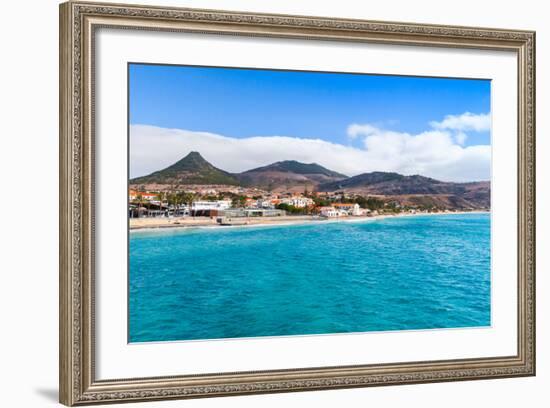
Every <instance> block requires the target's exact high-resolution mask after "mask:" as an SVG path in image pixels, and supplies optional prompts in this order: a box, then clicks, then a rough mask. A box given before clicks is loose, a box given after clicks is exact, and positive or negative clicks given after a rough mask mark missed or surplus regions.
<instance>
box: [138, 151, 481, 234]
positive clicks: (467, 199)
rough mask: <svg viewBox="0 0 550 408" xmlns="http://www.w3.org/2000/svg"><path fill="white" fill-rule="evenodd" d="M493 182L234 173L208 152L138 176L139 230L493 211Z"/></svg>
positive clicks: (296, 165)
mask: <svg viewBox="0 0 550 408" xmlns="http://www.w3.org/2000/svg"><path fill="white" fill-rule="evenodd" d="M489 191H490V190H489V184H488V183H483V182H482V183H462V184H460V183H449V182H441V181H438V180H435V179H430V178H427V177H422V176H419V175H413V176H403V175H400V174H398V173H384V172H371V173H364V174H360V175H356V176H354V177H348V176H346V175H344V174H341V173H337V172H335V171H332V170H330V169H327V168H325V167H323V166H320V165H319V164H316V163H301V162H297V161H293V160H286V161H281V162H276V163H272V164H270V165H267V166H264V167H259V168H255V169H251V170H248V171H245V172H242V173H229V172H226V171H224V170H221V169H219V168H217V167H214V166H213V165H212V164H210V163H209V162H208V161H207V160H205V159H204V158H203V157H202V156H201V155H200V153H198V152H190V153H189V154H187V155H186V156H185V157H183V158H182V159H181V160H179V161H178V162H176V163H174V164H173V165H171V166H169V167H167V168H165V169H162V170H159V171H156V172H153V173H151V174H149V175H147V176H142V177H137V178H133V179H131V180H130V184H129V192H128V217H129V220H130V222H129V224H130V228H131V229H135V228H154V227H175V226H203V225H204V226H210V225H212V226H224V225H249V224H252V225H255V224H273V223H288V222H306V221H323V220H351V219H361V218H365V217H381V216H384V217H386V216H395V215H411V214H417V213H441V212H457V211H472V210H485V209H487V208H489V205H490V202H489V199H490V194H489Z"/></svg>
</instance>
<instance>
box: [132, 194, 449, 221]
mask: <svg viewBox="0 0 550 408" xmlns="http://www.w3.org/2000/svg"><path fill="white" fill-rule="evenodd" d="M128 200H129V202H128V216H129V218H130V226H131V228H140V227H169V226H178V225H182V224H183V225H186V224H189V225H204V224H215V225H245V224H264V223H276V222H281V221H292V220H294V221H296V220H300V221H305V220H324V219H344V218H351V217H354V218H360V217H376V216H380V215H398V214H416V213H430V212H450V211H449V210H443V209H438V208H419V207H417V206H402V205H400V204H399V203H398V202H392V201H391V200H390V201H388V200H385V199H384V198H382V197H374V196H369V197H363V196H360V195H355V194H346V193H344V192H308V191H307V187H306V188H305V190H304V192H303V193H294V192H282V193H270V192H267V191H264V190H261V189H258V188H243V187H235V186H223V185H209V186H205V185H200V186H199V185H197V186H186V187H185V188H183V189H179V190H170V189H164V190H161V191H141V190H136V189H130V190H129V194H128Z"/></svg>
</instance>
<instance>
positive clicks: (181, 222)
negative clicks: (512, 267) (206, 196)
mask: <svg viewBox="0 0 550 408" xmlns="http://www.w3.org/2000/svg"><path fill="white" fill-rule="evenodd" d="M487 212H488V211H456V212H433V213H398V214H381V215H374V216H368V217H367V216H347V217H339V218H324V217H319V216H314V215H287V216H282V217H249V218H247V219H244V220H240V221H241V222H242V224H240V223H239V224H235V226H239V227H244V226H258V225H290V224H303V223H309V222H326V223H329V222H360V221H365V220H380V219H385V218H395V217H417V216H426V215H450V214H474V213H487ZM216 218H217V217H177V218H176V217H174V218H167V217H155V218H131V219H130V229H131V230H138V229H149V228H190V227H216V228H224V227H226V226H225V225H220V224H218V223H217V221H216Z"/></svg>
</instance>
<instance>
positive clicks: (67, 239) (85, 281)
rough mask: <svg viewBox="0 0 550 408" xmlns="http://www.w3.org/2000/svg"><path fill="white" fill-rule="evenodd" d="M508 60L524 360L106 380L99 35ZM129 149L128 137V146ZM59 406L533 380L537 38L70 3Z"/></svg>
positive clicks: (63, 93) (65, 45)
mask: <svg viewBox="0 0 550 408" xmlns="http://www.w3.org/2000/svg"><path fill="white" fill-rule="evenodd" d="M102 27H109V28H116V29H135V30H146V31H147V30H151V31H161V32H195V33H214V34H224V35H232V36H253V37H272V38H285V39H301V40H319V39H321V40H326V41H338V42H365V43H376V44H395V45H414V46H431V47H444V48H450V49H478V50H502V51H508V52H513V53H515V54H516V55H517V67H518V77H517V95H518V101H517V102H518V112H517V123H518V129H517V146H518V172H517V187H518V197H517V202H518V220H517V221H518V223H517V225H518V229H517V238H518V248H517V259H518V263H517V282H518V287H517V300H518V302H517V311H518V318H517V344H518V347H517V353H516V354H514V355H505V356H494V357H484V358H471V359H450V360H440V361H419V362H404V363H388V364H367V365H364V364H361V362H360V361H359V362H358V363H357V364H356V365H347V366H331V367H314V368H303V369H283V370H269V371H255V372H229V373H219V374H207V375H205V374H192V375H181V376H170V377H162V376H160V377H156V376H152V377H144V378H129V379H108V380H104V379H101V380H98V379H97V378H96V375H95V372H96V348H95V341H94V338H95V315H94V307H95V297H96V292H95V255H96V254H95V235H94V234H95V224H94V212H95V206H94V200H95V191H96V188H97V186H96V182H95V173H94V163H95V150H94V149H95V133H94V132H95V122H94V112H95V100H94V80H95V79H94V47H95V33H96V30H97V29H98V28H102ZM122 137H124V135H123V136H122ZM59 182H60V213H59V214H60V254H59V261H60V281H59V283H60V303H59V306H60V331H59V336H60V342H59V344H60V346H59V352H60V381H59V384H60V402H62V403H63V404H65V405H69V406H73V405H81V404H92V403H108V402H132V401H147V400H159V399H178V398H196V397H211V396H226V395H243V394H254V393H275V392H287V391H308V390H321V389H336V388H348V387H365V386H377V385H393V384H412V383H427V382H439V381H456V380H474V379H488V378H505V377H519V376H532V375H535V33H534V32H532V31H517V30H504V29H489V28H470V27H455V26H439V25H423V24H412V23H395V22H377V21H363V20H347V19H333V18H319V17H305V16H289V15H268V14H251V13H241V12H228V11H214V10H198V9H180V8H166V7H150V6H136V5H116V4H109V5H106V4H100V3H87V2H72V1H71V2H67V3H63V4H61V6H60V179H59Z"/></svg>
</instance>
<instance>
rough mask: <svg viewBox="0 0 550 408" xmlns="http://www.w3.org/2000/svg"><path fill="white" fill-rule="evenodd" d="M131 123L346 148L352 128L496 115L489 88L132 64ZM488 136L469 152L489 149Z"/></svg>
mask: <svg viewBox="0 0 550 408" xmlns="http://www.w3.org/2000/svg"><path fill="white" fill-rule="evenodd" d="M129 70H130V123H131V124H147V125H154V126H159V127H163V128H178V129H186V130H193V131H206V132H212V133H217V134H222V135H225V136H229V137H234V138H245V137H251V136H274V135H278V136H294V137H300V138H321V139H324V140H328V141H332V142H335V143H341V144H347V143H349V138H348V136H347V133H346V129H347V127H348V125H349V124H351V123H370V124H375V125H377V127H380V128H384V129H391V130H394V131H399V132H409V133H420V132H422V131H424V130H426V129H427V128H429V122H430V121H439V120H442V119H443V118H444V117H445V116H446V115H458V114H462V113H464V112H471V113H488V112H489V111H490V81H488V80H469V79H447V78H421V77H404V76H383V75H364V74H341V73H337V74H335V73H316V72H296V71H274V70H256V69H234V68H206V67H188V66H170V65H143V64H131V65H130V67H129ZM489 143H490V134H489V132H488V131H484V132H474V133H472V134H469V135H468V138H467V139H466V141H465V146H469V145H478V144H489Z"/></svg>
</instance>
